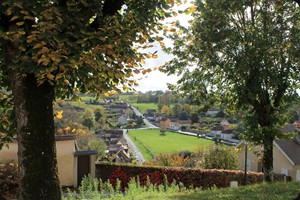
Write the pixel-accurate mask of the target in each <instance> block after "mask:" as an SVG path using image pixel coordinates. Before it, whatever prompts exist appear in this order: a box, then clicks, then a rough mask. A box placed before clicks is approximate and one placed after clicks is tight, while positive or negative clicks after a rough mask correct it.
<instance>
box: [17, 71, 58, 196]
mask: <svg viewBox="0 0 300 200" xmlns="http://www.w3.org/2000/svg"><path fill="white" fill-rule="evenodd" d="M12 85H13V94H14V106H15V113H16V123H17V137H18V148H19V149H18V159H19V170H20V183H19V193H18V199H19V200H41V199H43V200H59V199H61V193H60V184H59V179H58V175H57V160H56V146H55V135H54V120H53V101H54V97H55V96H54V87H53V86H51V85H50V84H49V83H48V82H45V83H43V84H41V85H40V86H38V85H37V81H36V78H35V76H34V75H33V74H26V75H24V74H23V75H21V74H19V73H14V75H13V84H12Z"/></svg>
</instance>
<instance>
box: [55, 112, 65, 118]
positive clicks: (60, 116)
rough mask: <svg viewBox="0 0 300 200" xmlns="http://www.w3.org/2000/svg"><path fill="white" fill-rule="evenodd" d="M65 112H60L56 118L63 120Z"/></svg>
mask: <svg viewBox="0 0 300 200" xmlns="http://www.w3.org/2000/svg"><path fill="white" fill-rule="evenodd" d="M63 112H64V111H63V110H60V111H58V112H57V115H56V118H57V119H62V118H63V116H62V114H63Z"/></svg>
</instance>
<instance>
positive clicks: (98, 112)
mask: <svg viewBox="0 0 300 200" xmlns="http://www.w3.org/2000/svg"><path fill="white" fill-rule="evenodd" d="M94 114H95V121H96V122H98V121H99V119H100V118H101V117H102V116H103V109H102V108H101V107H99V108H96V109H95V110H94Z"/></svg>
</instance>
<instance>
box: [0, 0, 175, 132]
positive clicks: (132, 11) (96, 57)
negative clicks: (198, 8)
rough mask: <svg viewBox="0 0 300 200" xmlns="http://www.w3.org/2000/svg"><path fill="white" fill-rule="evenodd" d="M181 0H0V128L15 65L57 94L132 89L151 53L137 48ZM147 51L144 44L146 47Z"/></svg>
mask: <svg viewBox="0 0 300 200" xmlns="http://www.w3.org/2000/svg"><path fill="white" fill-rule="evenodd" d="M175 3H180V0H158V1H138V0H127V1H124V0H114V1H108V0H107V1H104V0H102V1H92V0H82V1H75V0H68V1H64V0H51V1H49V0H46V1H33V0H28V1H22V0H5V1H1V2H0V89H1V90H0V100H1V101H0V109H1V110H0V115H1V116H0V122H1V123H0V124H1V125H0V133H2V132H7V131H8V129H9V128H8V127H9V126H6V121H7V116H8V115H9V114H10V113H8V111H7V110H8V108H9V107H11V104H9V103H8V100H9V99H11V96H9V94H7V93H4V92H2V89H4V91H10V90H11V76H12V74H13V73H19V74H24V75H25V74H34V75H35V77H36V78H37V80H38V83H39V84H42V83H44V82H46V81H47V82H49V83H51V84H52V85H53V86H55V89H56V97H57V98H66V97H68V96H69V95H73V94H74V93H75V92H78V91H80V92H87V91H89V92H91V93H94V94H95V95H99V94H102V93H104V94H106V95H108V93H109V92H112V93H113V92H120V91H121V90H124V91H129V90H131V89H132V87H133V86H134V85H137V83H136V80H134V78H133V75H134V74H135V73H143V74H145V73H147V72H149V71H151V70H150V69H144V68H143V67H142V65H141V63H143V60H144V59H146V58H152V57H154V58H155V57H157V55H156V54H154V55H152V54H149V53H140V52H139V51H138V49H146V48H148V47H150V46H151V45H150V43H151V42H154V41H160V40H162V38H161V37H159V36H158V31H159V30H161V29H163V27H162V25H161V24H160V22H159V20H162V19H164V18H165V17H169V16H172V15H173V14H174V12H173V11H171V10H169V9H170V8H171V7H172V6H173V5H174V4H175ZM144 52H145V51H144Z"/></svg>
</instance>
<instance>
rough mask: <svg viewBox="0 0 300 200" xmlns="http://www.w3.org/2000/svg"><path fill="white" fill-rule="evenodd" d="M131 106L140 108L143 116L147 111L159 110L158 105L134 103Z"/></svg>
mask: <svg viewBox="0 0 300 200" xmlns="http://www.w3.org/2000/svg"><path fill="white" fill-rule="evenodd" d="M131 105H132V106H134V107H136V108H138V109H139V111H140V112H141V113H142V114H144V113H146V110H147V109H155V110H157V109H158V108H157V103H132V104H131Z"/></svg>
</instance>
